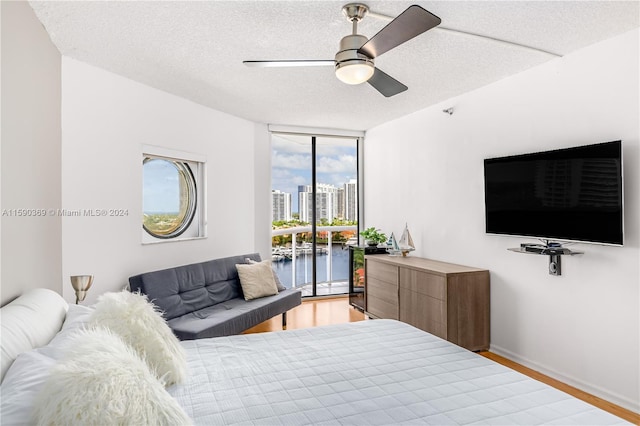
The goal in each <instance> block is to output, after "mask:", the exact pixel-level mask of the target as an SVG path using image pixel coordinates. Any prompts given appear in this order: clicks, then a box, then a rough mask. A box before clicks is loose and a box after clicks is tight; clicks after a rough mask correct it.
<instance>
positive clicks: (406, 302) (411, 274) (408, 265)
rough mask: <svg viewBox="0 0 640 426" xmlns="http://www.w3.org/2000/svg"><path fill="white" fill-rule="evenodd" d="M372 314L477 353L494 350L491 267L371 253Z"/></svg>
mask: <svg viewBox="0 0 640 426" xmlns="http://www.w3.org/2000/svg"><path fill="white" fill-rule="evenodd" d="M365 274H366V279H365V283H366V289H365V297H366V313H367V315H369V316H370V317H372V318H390V319H397V320H400V321H402V322H406V323H407V324H411V325H413V326H414V327H417V328H420V329H422V330H424V331H427V332H429V333H431V334H435V335H436V336H438V337H442V338H443V339H447V340H448V341H450V342H452V343H455V344H457V345H459V346H462V347H464V348H467V349H469V350H472V351H480V350H488V349H489V330H490V326H489V271H487V270H485V269H478V268H471V267H468V266H462V265H456V264H453V263H445V262H438V261H435V260H429V259H423V258H419V257H392V256H387V255H372V256H366V257H365Z"/></svg>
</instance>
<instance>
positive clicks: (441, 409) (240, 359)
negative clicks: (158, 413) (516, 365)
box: [168, 320, 627, 425]
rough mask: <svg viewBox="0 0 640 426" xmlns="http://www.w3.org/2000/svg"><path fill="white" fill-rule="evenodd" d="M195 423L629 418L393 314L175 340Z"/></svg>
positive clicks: (183, 395)
mask: <svg viewBox="0 0 640 426" xmlns="http://www.w3.org/2000/svg"><path fill="white" fill-rule="evenodd" d="M182 344H183V345H184V347H185V349H186V350H187V353H188V366H189V370H190V373H189V376H190V377H189V378H188V379H187V381H186V383H184V384H183V385H178V386H173V387H170V388H169V389H168V391H169V393H170V394H171V395H173V396H174V397H175V398H177V400H178V402H179V403H180V404H181V405H182V407H183V408H184V409H185V411H186V413H187V414H188V415H189V416H190V417H191V418H192V419H193V421H194V424H197V425H213V424H225V425H228V424H259V425H264V424H283V423H284V424H313V425H318V424H385V425H391V424H393V425H396V424H424V423H427V424H438V425H447V424H454V425H458V424H492V425H497V424H508V425H532V424H563V425H566V424H578V425H589V424H593V425H609V424H627V423H626V422H624V421H623V420H622V419H620V418H618V417H615V416H613V415H611V414H609V413H607V412H604V411H602V410H600V409H598V408H595V407H594V406H592V405H589V404H587V403H584V402H582V401H580V400H578V399H576V398H574V397H571V396H569V395H567V394H565V393H563V392H560V391H558V390H556V389H554V388H551V387H549V386H547V385H545V384H542V383H540V382H538V381H535V380H533V379H530V378H528V377H526V376H524V375H522V374H520V373H517V372H515V371H513V370H510V369H508V368H506V367H504V366H501V365H499V364H496V363H494V362H493V361H490V360H488V359H486V358H484V357H482V356H480V355H477V354H474V353H472V352H469V351H467V350H465V349H462V348H460V347H458V346H456V345H453V344H451V343H449V342H447V341H445V340H442V339H440V338H438V337H435V336H433V335H430V334H428V333H424V332H422V331H420V330H418V329H416V328H413V327H411V326H409V325H406V324H404V323H400V322H397V321H391V320H375V321H363V322H359V323H353V324H343V325H336V326H327V327H318V328H312V329H303V330H292V331H286V332H277V333H264V334H251V335H241V336H231V337H221V338H215V339H202V340H192V341H186V342H182Z"/></svg>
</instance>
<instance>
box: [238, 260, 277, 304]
mask: <svg viewBox="0 0 640 426" xmlns="http://www.w3.org/2000/svg"><path fill="white" fill-rule="evenodd" d="M236 269H237V270H238V277H239V278H240V287H242V293H243V294H244V300H253V299H258V298H260V297H265V296H273V295H275V294H278V287H277V286H276V282H275V280H274V279H273V270H272V269H271V265H270V264H268V263H263V262H259V263H251V264H245V265H243V264H238V265H236Z"/></svg>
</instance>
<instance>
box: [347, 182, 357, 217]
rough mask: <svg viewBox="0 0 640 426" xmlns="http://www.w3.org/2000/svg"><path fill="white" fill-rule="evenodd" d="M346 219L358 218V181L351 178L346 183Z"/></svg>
mask: <svg viewBox="0 0 640 426" xmlns="http://www.w3.org/2000/svg"><path fill="white" fill-rule="evenodd" d="M344 219H345V220H353V221H357V220H358V181H357V180H356V179H351V180H350V181H349V182H348V183H345V184H344Z"/></svg>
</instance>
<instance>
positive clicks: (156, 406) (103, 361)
mask: <svg viewBox="0 0 640 426" xmlns="http://www.w3.org/2000/svg"><path fill="white" fill-rule="evenodd" d="M70 343H71V344H70V346H69V348H68V351H67V352H66V353H65V356H64V357H63V358H62V359H61V360H60V361H59V363H58V364H56V365H55V366H54V367H53V368H52V369H51V374H50V376H49V377H48V379H47V381H46V382H45V384H44V387H43V388H42V391H41V392H40V393H39V395H38V396H37V398H36V404H35V410H34V416H35V419H34V420H35V421H36V422H37V424H38V425H98V424H99V425H167V426H168V425H186V424H190V423H191V420H190V419H189V417H188V416H187V415H186V413H185V412H184V410H183V409H182V407H180V405H179V404H178V402H177V401H176V400H175V399H174V398H172V397H171V395H169V394H168V393H167V391H166V390H165V389H164V386H163V384H162V383H161V382H160V381H158V379H157V378H156V377H155V376H154V375H153V374H152V373H151V371H150V370H149V367H148V366H147V365H146V363H145V362H144V361H143V360H141V359H140V357H139V356H138V354H137V353H136V352H135V351H134V350H133V349H132V348H131V347H130V346H128V345H127V344H126V343H124V342H123V341H122V339H120V337H118V336H116V335H114V334H113V333H111V332H110V331H109V330H107V329H101V328H98V329H93V330H81V331H78V332H77V333H76V335H75V336H74V338H73V339H72V340H71V341H70ZM25 420H26V419H25Z"/></svg>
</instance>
